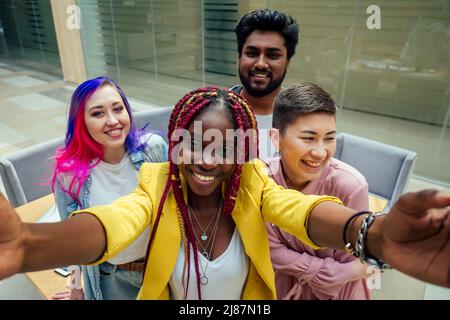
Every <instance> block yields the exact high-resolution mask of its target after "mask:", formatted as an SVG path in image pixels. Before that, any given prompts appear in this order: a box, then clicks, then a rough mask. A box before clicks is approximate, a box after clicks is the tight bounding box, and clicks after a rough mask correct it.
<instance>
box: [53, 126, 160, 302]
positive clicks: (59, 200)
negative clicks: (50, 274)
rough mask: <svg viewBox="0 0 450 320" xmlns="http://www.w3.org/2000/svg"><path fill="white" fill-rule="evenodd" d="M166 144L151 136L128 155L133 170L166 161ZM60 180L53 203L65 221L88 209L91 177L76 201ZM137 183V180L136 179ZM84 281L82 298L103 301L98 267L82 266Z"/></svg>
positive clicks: (154, 135) (158, 137) (89, 176)
mask: <svg viewBox="0 0 450 320" xmlns="http://www.w3.org/2000/svg"><path fill="white" fill-rule="evenodd" d="M167 154H168V147H167V143H166V142H165V141H164V139H162V138H161V137H160V136H158V135H156V134H151V136H150V138H149V139H148V141H147V142H146V144H145V148H144V149H143V150H142V151H136V152H132V153H129V156H130V159H131V161H132V163H133V166H134V168H135V169H136V170H137V171H139V169H140V167H141V165H142V164H143V163H144V162H165V161H167V156H168V155H167ZM60 181H61V179H58V183H56V184H55V202H56V206H57V207H58V211H59V215H60V216H61V220H64V219H67V218H68V217H69V215H70V214H71V213H72V212H73V211H76V210H80V209H85V208H89V196H90V188H91V175H90V174H89V175H88V177H87V179H86V181H85V183H84V184H83V186H82V187H81V190H80V194H79V198H78V201H79V202H80V204H79V203H78V202H77V201H75V200H74V199H72V198H71V197H70V196H69V195H68V193H67V192H65V191H63V189H62V187H61V182H60ZM136 181H137V178H136ZM81 268H82V271H83V281H84V297H85V299H86V300H92V299H95V300H103V294H102V291H101V287H100V268H99V266H98V265H97V266H88V267H86V266H82V267H81Z"/></svg>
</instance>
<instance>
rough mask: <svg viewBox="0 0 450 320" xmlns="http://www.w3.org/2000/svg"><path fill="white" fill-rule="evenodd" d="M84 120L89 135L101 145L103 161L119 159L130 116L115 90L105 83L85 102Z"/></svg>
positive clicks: (128, 129) (122, 151)
mask: <svg viewBox="0 0 450 320" xmlns="http://www.w3.org/2000/svg"><path fill="white" fill-rule="evenodd" d="M84 121H85V124H86V128H87V130H88V132H89V135H90V136H91V137H92V139H94V140H95V141H96V142H98V143H99V144H101V145H102V147H103V150H104V152H105V161H107V162H108V159H109V158H111V155H115V156H114V157H113V158H115V159H117V158H119V160H120V159H121V158H122V156H123V155H124V153H125V139H126V137H127V135H128V132H129V131H130V116H129V114H128V111H127V109H126V108H125V105H124V103H123V100H122V97H121V96H120V94H119V93H118V92H117V90H116V89H115V88H114V87H112V86H110V85H105V86H103V87H100V88H99V89H97V91H95V92H94V93H93V94H92V95H91V96H90V98H89V99H88V100H87V102H86V106H85V109H84Z"/></svg>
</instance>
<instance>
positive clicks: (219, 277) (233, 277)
mask: <svg viewBox="0 0 450 320" xmlns="http://www.w3.org/2000/svg"><path fill="white" fill-rule="evenodd" d="M191 250H192V249H191ZM190 256H191V264H190V267H191V268H190V269H191V272H190V278H189V290H188V294H187V297H186V299H187V300H198V291H197V276H196V273H195V262H194V253H193V252H191V255H190ZM198 259H199V269H200V275H203V274H204V275H205V276H206V277H207V278H208V283H207V284H206V285H200V286H201V291H202V299H203V300H240V299H241V297H242V291H243V290H244V286H245V281H246V279H247V275H248V268H249V259H248V257H247V255H246V254H245V251H244V246H243V244H242V241H241V237H240V236H239V232H238V231H237V228H235V229H234V232H233V236H232V237H231V241H230V244H229V245H228V247H227V248H226V249H225V251H224V252H223V253H222V254H221V255H220V256H219V257H217V258H216V259H215V260H213V261H209V260H208V259H206V258H205V257H204V256H203V255H202V254H201V253H200V252H199V254H198ZM183 265H184V245H183V243H181V245H180V250H179V252H178V259H177V264H176V266H175V269H174V271H173V273H172V277H171V278H170V281H169V286H170V292H171V295H172V297H171V298H172V299H174V300H183V299H184V287H183V283H182V277H183ZM186 265H187V264H186ZM186 277H187V270H186ZM185 280H186V279H185Z"/></svg>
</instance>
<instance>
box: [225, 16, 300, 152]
mask: <svg viewBox="0 0 450 320" xmlns="http://www.w3.org/2000/svg"><path fill="white" fill-rule="evenodd" d="M235 32H236V37H237V47H238V54H239V79H240V80H241V85H236V86H234V87H232V88H231V90H232V91H234V92H236V93H239V94H241V95H242V96H243V97H244V98H245V99H247V101H248V102H249V103H250V105H251V106H252V107H253V110H254V111H255V114H256V119H257V121H258V129H259V150H260V153H259V155H260V158H261V159H269V158H272V156H273V155H274V151H275V150H274V148H273V146H272V145H271V143H270V139H269V129H270V128H271V127H272V111H273V101H274V99H275V97H276V95H277V94H278V93H279V92H280V90H281V84H282V83H283V80H284V77H285V76H286V73H287V70H288V66H289V62H290V60H291V58H292V56H293V55H294V54H295V48H296V46H297V43H298V37H299V26H298V24H297V22H295V20H294V19H293V18H292V17H291V16H289V15H287V14H285V13H282V12H280V11H276V10H269V9H262V10H254V11H251V12H249V13H247V14H246V15H244V16H243V17H242V18H241V20H240V21H239V23H238V24H237V26H236V28H235Z"/></svg>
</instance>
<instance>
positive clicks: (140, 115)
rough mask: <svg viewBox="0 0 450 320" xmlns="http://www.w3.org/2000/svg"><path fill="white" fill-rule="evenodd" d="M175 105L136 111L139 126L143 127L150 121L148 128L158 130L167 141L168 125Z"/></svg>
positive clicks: (135, 115)
mask: <svg viewBox="0 0 450 320" xmlns="http://www.w3.org/2000/svg"><path fill="white" fill-rule="evenodd" d="M172 109H173V107H161V108H157V109H152V110H146V111H139V112H135V113H134V118H135V120H136V124H137V128H142V127H143V126H144V125H146V124H147V123H148V127H147V128H148V129H150V130H151V131H154V132H156V133H157V134H159V135H160V136H161V137H163V138H164V139H165V140H166V142H167V127H168V126H169V118H170V114H171V113H172Z"/></svg>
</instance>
